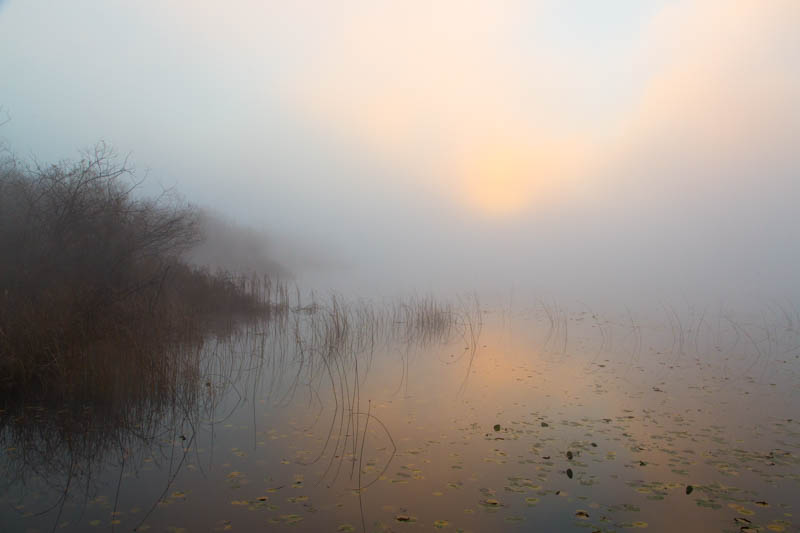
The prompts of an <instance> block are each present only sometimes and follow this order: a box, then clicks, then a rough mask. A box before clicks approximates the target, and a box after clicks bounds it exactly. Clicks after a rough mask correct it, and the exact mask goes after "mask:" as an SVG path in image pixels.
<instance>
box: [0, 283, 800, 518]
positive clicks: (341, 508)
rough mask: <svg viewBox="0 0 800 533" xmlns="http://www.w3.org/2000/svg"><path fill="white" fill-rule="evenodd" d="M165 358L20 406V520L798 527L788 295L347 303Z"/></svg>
mask: <svg viewBox="0 0 800 533" xmlns="http://www.w3.org/2000/svg"><path fill="white" fill-rule="evenodd" d="M164 357H170V358H172V359H171V360H174V361H175V364H174V365H172V366H171V367H170V368H171V370H170V372H169V373H168V375H165V376H160V377H159V379H151V378H149V377H147V374H146V373H144V372H146V371H145V370H142V372H143V374H141V375H140V374H139V373H138V372H132V371H130V370H126V371H125V373H121V374H120V375H119V376H116V377H115V378H114V380H117V381H114V380H111V381H113V383H111V384H109V383H103V384H98V385H97V391H96V395H95V396H92V395H91V394H88V395H86V396H84V397H82V398H80V400H77V399H75V398H63V397H55V398H51V397H49V396H48V395H47V394H46V392H41V391H37V392H36V393H35V394H34V393H31V396H34V397H25V395H22V396H20V397H16V398H14V399H13V400H10V399H9V400H6V402H5V403H4V404H3V406H2V410H1V411H0V424H2V426H0V469H2V472H0V503H2V507H0V509H2V510H0V523H2V528H1V529H2V530H3V531H53V530H55V531H94V530H97V531H132V530H135V531H148V530H149V531H158V532H182V531H186V532H194V531H256V530H275V531H278V530H286V531H342V532H344V531H363V530H366V531H370V532H377V531H414V530H431V529H432V528H433V529H436V528H440V529H442V530H443V531H453V532H456V531H476V532H477V531H500V530H504V531H531V530H540V531H568V530H574V531H623V530H628V529H639V528H646V529H648V530H651V531H678V530H682V531H800V526H799V525H798V523H799V522H798V519H797V514H798V513H800V410H798V407H800V360H799V359H798V358H799V357H800V316H798V313H797V311H795V310H787V309H786V308H784V307H781V306H777V305H776V306H771V307H769V306H768V307H765V308H764V310H763V311H760V312H757V313H752V312H750V313H737V312H734V311H733V310H728V309H724V308H716V309H714V311H713V312H712V311H711V310H705V309H699V308H693V307H687V308H684V309H679V310H676V309H673V308H671V307H669V306H663V307H662V308H659V309H656V310H655V311H652V312H648V313H644V312H630V311H627V310H622V311H610V312H603V313H600V312H596V311H594V310H592V309H590V308H588V307H585V306H582V305H580V304H575V305H570V306H561V305H559V304H557V303H554V302H541V301H540V302H531V303H530V305H521V304H516V305H511V304H510V303H509V304H507V305H491V306H489V305H482V304H481V303H480V302H479V301H478V299H477V298H476V297H464V298H461V299H456V300H455V301H453V302H451V303H447V302H444V303H440V302H437V301H435V300H434V299H433V298H410V299H406V300H398V301H389V302H379V303H376V302H370V301H360V300H355V301H345V300H344V299H343V298H341V297H332V298H329V299H328V300H326V301H324V302H316V301H315V302H310V303H309V302H306V303H305V304H304V305H296V306H294V307H293V308H292V309H291V310H286V312H285V313H283V314H281V315H280V316H278V317H272V318H270V319H269V320H247V321H242V322H239V323H234V324H232V325H231V326H230V327H229V328H220V329H219V330H218V331H209V332H206V333H204V334H203V335H202V336H199V337H198V339H197V341H196V342H193V343H187V344H183V345H182V346H181V347H179V348H176V347H170V348H169V350H166V349H165V354H164ZM121 368H124V365H121Z"/></svg>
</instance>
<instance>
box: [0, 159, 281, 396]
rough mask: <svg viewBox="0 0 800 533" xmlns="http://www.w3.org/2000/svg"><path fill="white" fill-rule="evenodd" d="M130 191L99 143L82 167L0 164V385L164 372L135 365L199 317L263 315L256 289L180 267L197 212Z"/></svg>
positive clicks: (194, 237) (129, 177) (121, 169)
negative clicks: (123, 371)
mask: <svg viewBox="0 0 800 533" xmlns="http://www.w3.org/2000/svg"><path fill="white" fill-rule="evenodd" d="M138 185H139V182H137V181H136V180H135V179H134V175H133V174H132V172H131V171H130V170H129V168H128V167H127V166H126V165H125V163H118V160H117V158H116V157H114V154H113V153H112V152H111V151H110V150H109V149H107V148H106V147H105V146H104V145H102V144H101V145H98V146H97V147H96V148H95V149H94V150H93V151H92V152H90V153H87V154H86V155H85V157H84V158H83V159H82V160H80V161H78V162H62V163H59V164H56V165H50V166H46V167H42V166H28V165H23V164H21V163H20V162H19V161H18V160H16V159H13V158H6V159H5V160H3V161H2V162H0V389H3V388H16V387H19V386H22V385H30V384H32V383H39V384H40V385H45V386H51V385H53V384H56V383H58V384H65V385H67V386H69V385H70V384H71V383H76V382H78V381H85V380H84V379H82V378H81V376H87V374H97V373H102V372H104V370H103V368H104V367H107V366H109V365H111V366H113V365H119V364H120V363H121V362H122V359H128V360H130V359H131V358H133V359H136V360H137V363H136V364H147V365H149V364H152V365H156V366H160V365H163V364H165V362H164V361H158V360H153V361H149V362H148V361H140V360H138V359H137V358H142V357H143V358H145V359H147V358H159V357H163V356H164V351H163V350H161V349H153V346H151V345H152V344H157V345H158V346H159V347H163V346H164V345H165V343H169V342H173V341H179V340H180V337H182V336H184V337H185V336H186V335H187V334H189V332H190V331H191V330H192V329H193V328H196V326H197V325H198V324H199V323H201V322H202V320H199V319H200V318H207V317H208V316H210V315H212V314H216V313H217V312H223V313H226V314H230V313H235V312H252V311H255V310H259V309H265V308H267V306H266V303H265V302H264V301H263V293H260V294H256V293H257V292H258V290H261V289H263V285H262V284H258V283H255V284H254V283H252V282H245V281H243V280H237V279H234V278H233V277H231V276H228V275H226V274H224V273H214V274H212V273H210V272H208V271H207V270H202V269H198V268H195V267H191V266H189V265H187V264H186V263H185V262H184V261H183V260H182V259H181V257H182V254H183V253H184V252H185V251H186V250H187V249H188V248H190V247H191V246H193V245H194V244H196V243H197V242H199V240H200V239H201V237H202V235H201V232H200V229H199V226H198V215H197V211H196V210H195V209H193V208H192V207H191V206H188V205H185V204H183V203H181V202H180V201H179V200H178V199H177V197H176V196H175V195H173V194H171V193H170V192H169V191H167V192H165V193H163V194H161V195H160V196H158V197H157V198H142V197H140V196H139V195H137V194H136V191H135V189H136V187H137V186H138ZM254 288H255V289H258V290H254ZM120 347H125V348H123V349H120ZM132 349H133V351H135V352H136V353H134V354H132V353H130V352H131V351H132ZM127 362H129V361H126V363H127ZM95 377H97V376H95ZM59 388H60V387H59Z"/></svg>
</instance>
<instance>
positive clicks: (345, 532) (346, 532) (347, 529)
mask: <svg viewBox="0 0 800 533" xmlns="http://www.w3.org/2000/svg"><path fill="white" fill-rule="evenodd" d="M355 530H356V528H354V527H353V526H351V525H350V524H342V525H341V526H339V527H338V528H336V531H341V532H342V533H351V532H353V531H355Z"/></svg>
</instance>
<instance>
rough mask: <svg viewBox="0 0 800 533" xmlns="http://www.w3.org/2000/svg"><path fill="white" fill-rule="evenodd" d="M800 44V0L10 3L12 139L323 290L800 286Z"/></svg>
mask: <svg viewBox="0 0 800 533" xmlns="http://www.w3.org/2000/svg"><path fill="white" fill-rule="evenodd" d="M286 4H292V5H291V6H289V5H286ZM431 4H432V5H431ZM798 57H800V3H798V2H796V1H794V0H786V1H781V0H775V1H768V2H762V1H759V2H756V1H745V2H735V3H734V2H727V1H699V2H698V1H654V2H639V1H633V0H632V1H624V2H623V1H620V2H612V3H607V2H592V1H585V2H570V3H568V4H567V3H564V2H556V1H535V2H534V1H532V2H514V1H508V2H496V1H492V2H490V1H486V2H457V1H450V0H445V1H442V2H423V1H413V0H412V1H404V2H370V1H366V0H365V1H363V2H346V3H340V2H296V3H292V2H289V3H286V2H260V1H259V2H257V1H254V0H253V1H247V0H243V1H239V2H227V3H220V2H212V1H210V0H195V1H191V2H190V1H188V0H172V1H159V2H155V1H153V2H148V1H141V2H136V3H133V2H124V1H122V0H84V1H82V2H77V3H67V2H59V1H55V0H53V1H44V0H24V1H23V0H7V1H5V2H2V1H0V106H2V108H3V109H4V110H5V111H6V112H7V113H8V114H9V115H10V117H11V121H10V122H9V123H8V124H6V125H5V126H2V127H1V128H0V138H1V139H2V140H4V141H5V143H6V144H7V145H8V146H9V147H10V148H11V149H12V150H13V151H14V152H15V153H16V154H17V155H19V156H22V157H28V156H33V155H35V156H36V157H37V158H38V159H40V160H42V161H55V160H59V159H62V158H69V157H75V156H76V155H77V150H78V149H81V148H85V147H87V146H91V145H93V144H94V143H95V142H97V141H99V140H105V141H107V142H109V143H111V144H113V145H114V146H116V147H117V149H118V150H119V151H120V152H122V153H127V152H130V153H131V159H132V160H133V161H134V162H135V164H136V166H137V168H138V170H139V172H140V173H144V172H147V174H148V175H149V176H150V177H149V180H148V182H149V183H150V185H148V186H151V187H154V188H155V187H158V186H160V185H168V186H171V185H175V186H176V187H177V189H178V190H179V191H180V192H181V193H182V194H183V195H184V196H185V197H186V198H187V199H189V200H191V201H192V202H194V203H197V204H200V205H204V206H208V207H209V208H212V209H214V210H216V211H219V212H221V213H224V215H225V216H227V217H230V218H231V219H234V220H237V221H239V222H241V223H243V224H246V225H249V226H252V227H253V228H255V229H256V230H258V231H265V232H266V233H267V234H268V235H270V238H271V248H270V249H271V250H275V253H278V254H280V253H284V254H287V255H292V260H291V261H289V262H288V263H291V264H295V263H303V261H298V260H297V258H304V260H305V263H304V264H305V265H306V266H307V268H303V267H302V266H298V267H297V270H298V272H297V274H298V277H299V278H300V280H301V281H302V280H306V281H307V282H308V283H313V284H317V285H321V286H326V285H329V286H331V287H340V288H343V289H346V290H352V291H354V292H357V293H362V294H368V293H371V292H373V291H383V292H387V291H389V292H390V291H394V290H416V291H420V292H425V291H431V290H432V291H439V290H443V291H450V290H452V291H467V290H479V291H484V290H500V291H511V290H518V291H528V292H531V293H533V292H539V293H546V294H548V295H554V296H560V295H565V296H566V297H569V298H584V297H585V298H586V299H591V298H592V297H605V296H611V297H619V298H620V299H626V298H630V299H636V298H640V297H644V298H650V297H653V298H659V297H675V296H676V295H679V296H680V297H686V298H705V297H711V298H725V297H728V296H731V295H735V296H743V295H744V296H745V297H746V296H747V295H750V294H753V295H760V296H765V297H783V296H784V295H792V296H793V297H798V296H800V281H798V275H797V272H798V271H799V270H800V269H798V266H800V244H798V243H800V216H798V204H800V201H799V200H800V150H798V148H799V147H800V145H799V144H798V140H797V138H798V137H797V135H798V133H797V132H800V99H798V98H797V95H798V94H800V62H798V60H797V58H798ZM274 259H275V261H276V262H277V263H282V262H281V258H280V257H277V258H274ZM282 264H287V263H282Z"/></svg>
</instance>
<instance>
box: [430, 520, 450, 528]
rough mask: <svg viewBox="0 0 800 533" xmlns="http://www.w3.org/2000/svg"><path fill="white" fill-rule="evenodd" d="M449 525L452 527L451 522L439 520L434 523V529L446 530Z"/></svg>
mask: <svg viewBox="0 0 800 533" xmlns="http://www.w3.org/2000/svg"><path fill="white" fill-rule="evenodd" d="M449 525H450V522H448V521H447V520H437V521H436V522H434V523H433V527H436V528H439V529H442V528H445V527H447V526H449Z"/></svg>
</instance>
